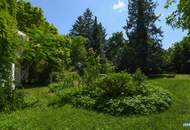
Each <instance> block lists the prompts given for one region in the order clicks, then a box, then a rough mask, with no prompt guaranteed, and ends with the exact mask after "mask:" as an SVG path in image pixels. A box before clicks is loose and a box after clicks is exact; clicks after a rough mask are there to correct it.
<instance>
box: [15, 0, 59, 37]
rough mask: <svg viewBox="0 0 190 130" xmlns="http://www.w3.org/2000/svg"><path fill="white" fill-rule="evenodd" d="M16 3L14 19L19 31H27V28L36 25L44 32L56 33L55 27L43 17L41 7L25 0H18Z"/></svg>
mask: <svg viewBox="0 0 190 130" xmlns="http://www.w3.org/2000/svg"><path fill="white" fill-rule="evenodd" d="M16 5H17V13H16V19H17V23H18V29H19V30H20V31H23V32H25V33H28V29H32V28H35V27H37V28H40V29H41V30H44V31H46V32H50V33H53V34H58V32H57V29H56V27H55V26H54V25H53V24H50V23H48V22H47V20H46V19H45V17H44V14H43V11H42V9H41V8H38V7H35V6H33V5H31V4H30V3H29V2H26V1H25V0H18V1H17V4H16Z"/></svg>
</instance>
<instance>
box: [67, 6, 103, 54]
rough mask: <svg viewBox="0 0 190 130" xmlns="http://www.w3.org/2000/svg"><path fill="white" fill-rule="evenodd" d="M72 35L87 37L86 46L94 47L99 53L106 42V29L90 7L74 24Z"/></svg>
mask: <svg viewBox="0 0 190 130" xmlns="http://www.w3.org/2000/svg"><path fill="white" fill-rule="evenodd" d="M70 36H71V37H75V36H83V37H85V38H87V45H86V48H87V49H89V48H92V49H93V50H94V51H95V52H96V53H97V54H101V53H102V48H103V46H104V43H105V37H106V31H105V29H104V28H103V26H102V24H101V23H99V22H98V20H97V18H96V17H94V16H93V14H92V12H91V11H90V9H86V11H85V12H84V13H83V15H82V16H79V17H78V19H77V21H76V22H75V24H74V25H73V27H72V29H71V31H70Z"/></svg>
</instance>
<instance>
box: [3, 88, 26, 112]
mask: <svg viewBox="0 0 190 130" xmlns="http://www.w3.org/2000/svg"><path fill="white" fill-rule="evenodd" d="M11 89H12V88H10V87H0V111H1V112H2V111H6V112H10V111H14V110H16V109H20V108H22V107H23V105H24V93H23V92H20V91H17V90H14V91H13V90H11Z"/></svg>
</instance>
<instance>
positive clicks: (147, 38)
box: [124, 0, 162, 73]
mask: <svg viewBox="0 0 190 130" xmlns="http://www.w3.org/2000/svg"><path fill="white" fill-rule="evenodd" d="M156 7H157V3H155V2H154V1H153V0H129V5H128V9H129V15H128V20H127V25H126V26H125V27H124V29H125V30H126V33H127V36H128V38H129V48H131V49H130V50H133V51H134V58H133V60H132V61H129V62H130V63H133V64H132V66H131V65H129V66H128V69H129V70H130V71H135V69H137V68H141V69H142V70H143V71H144V72H145V73H157V72H158V71H159V70H160V68H159V66H160V64H161V63H162V56H161V54H162V53H161V52H162V48H161V44H160V43H161V39H162V31H161V28H158V27H156V24H155V22H156V21H157V20H158V19H159V16H156V14H155V9H156Z"/></svg>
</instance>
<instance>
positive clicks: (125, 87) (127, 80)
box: [54, 71, 172, 115]
mask: <svg viewBox="0 0 190 130" xmlns="http://www.w3.org/2000/svg"><path fill="white" fill-rule="evenodd" d="M144 80H145V77H144V76H143V74H142V73H141V72H140V71H138V72H137V73H136V74H134V75H130V74H128V73H112V74H108V75H105V77H101V78H97V79H94V82H92V84H88V86H86V85H84V84H83V86H81V87H73V88H66V89H61V90H60V88H61V84H60V85H57V87H56V91H54V92H55V93H56V95H57V96H58V98H59V103H61V104H65V103H69V104H72V105H73V106H75V107H82V108H87V109H93V110H97V111H100V112H105V113H109V114H112V115H132V114H150V113H156V112H161V111H164V110H166V109H168V108H169V107H170V105H171V103H172V99H171V95H170V93H169V92H168V91H166V90H164V89H162V88H160V87H156V86H154V85H152V84H149V83H148V82H146V81H144Z"/></svg>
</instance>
